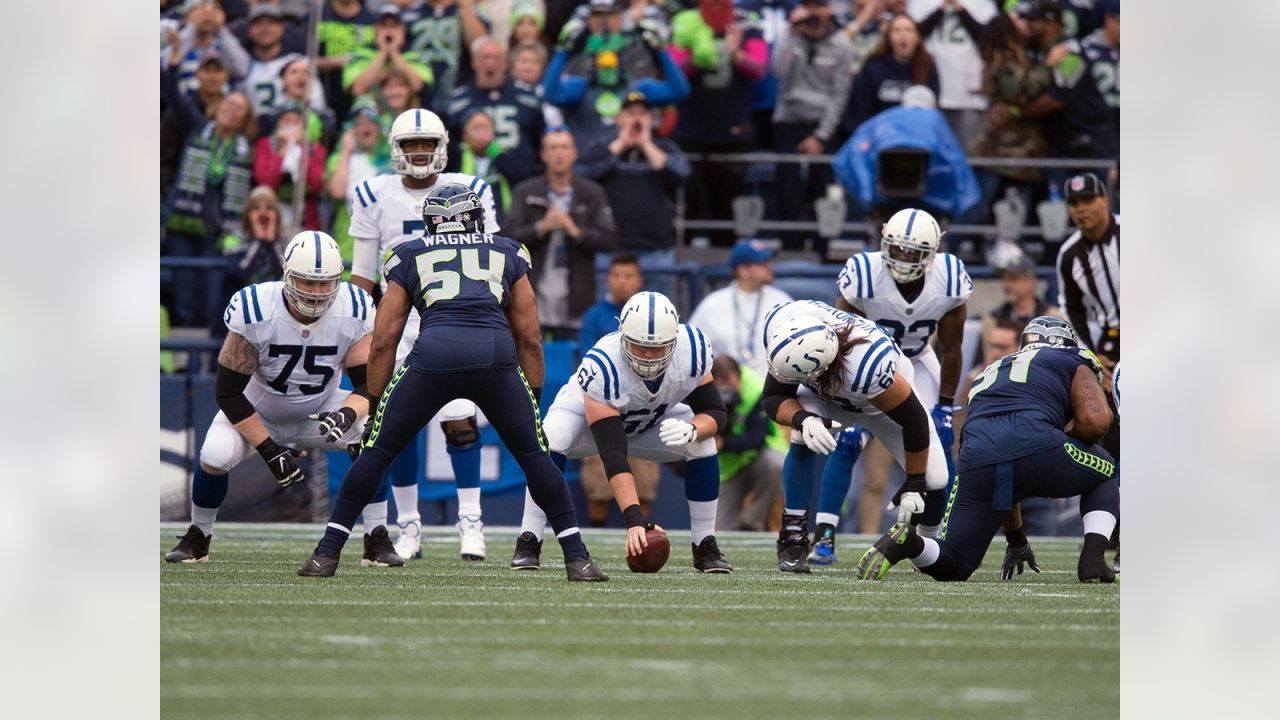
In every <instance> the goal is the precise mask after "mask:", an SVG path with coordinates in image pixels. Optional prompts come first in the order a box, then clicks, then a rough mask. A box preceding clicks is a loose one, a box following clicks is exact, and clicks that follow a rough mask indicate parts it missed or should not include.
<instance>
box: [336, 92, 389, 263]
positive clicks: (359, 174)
mask: <svg viewBox="0 0 1280 720" xmlns="http://www.w3.org/2000/svg"><path fill="white" fill-rule="evenodd" d="M405 87H406V88H408V86H407V85H406V86H405ZM384 138H385V133H383V132H382V121H381V118H380V116H379V115H378V111H377V109H376V108H374V107H373V106H371V105H364V106H362V107H358V108H356V109H355V111H353V112H352V116H351V120H350V122H349V123H348V127H347V129H346V131H345V132H344V133H343V134H342V139H341V140H339V141H338V151H337V152H335V153H334V154H333V155H331V156H330V157H329V167H328V168H326V172H327V175H328V178H327V179H326V180H325V182H326V187H327V189H328V192H329V197H330V198H331V199H332V200H333V201H334V205H335V206H336V209H335V212H334V217H333V230H332V232H331V233H330V234H331V235H332V236H333V239H334V240H336V241H337V242H338V249H339V250H341V251H342V259H343V260H345V261H346V262H347V263H348V264H350V262H351V259H352V258H351V255H352V250H353V248H354V245H355V238H354V237H352V236H351V231H350V226H351V201H350V198H351V197H352V196H353V195H354V194H355V188H356V186H357V185H359V184H360V183H362V182H364V181H365V180H368V179H370V178H372V177H376V176H378V175H381V174H383V173H389V172H391V170H392V168H391V149H390V147H389V146H388V145H387V143H386V141H385V140H384ZM343 277H344V279H348V278H350V277H351V271H350V270H348V271H346V272H344V273H343Z"/></svg>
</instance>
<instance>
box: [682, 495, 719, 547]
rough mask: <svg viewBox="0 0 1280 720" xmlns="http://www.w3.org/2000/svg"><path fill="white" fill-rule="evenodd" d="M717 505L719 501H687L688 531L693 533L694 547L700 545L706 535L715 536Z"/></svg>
mask: <svg viewBox="0 0 1280 720" xmlns="http://www.w3.org/2000/svg"><path fill="white" fill-rule="evenodd" d="M719 504H720V500H719V499H716V500H707V501H706V502H695V501H693V500H690V501H689V531H690V532H692V533H693V544H694V545H697V544H699V543H701V542H702V540H703V539H704V538H706V537H707V536H708V535H715V534H716V505H719Z"/></svg>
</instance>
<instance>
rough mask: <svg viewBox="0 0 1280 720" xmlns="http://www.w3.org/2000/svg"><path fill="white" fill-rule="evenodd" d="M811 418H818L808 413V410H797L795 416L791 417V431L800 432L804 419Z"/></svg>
mask: <svg viewBox="0 0 1280 720" xmlns="http://www.w3.org/2000/svg"><path fill="white" fill-rule="evenodd" d="M811 417H818V416H817V415H815V414H813V413H811V412H809V411H808V410H797V411H796V412H795V414H794V415H792V416H791V429H792V430H800V429H801V426H802V425H804V421H805V419H806V418H811Z"/></svg>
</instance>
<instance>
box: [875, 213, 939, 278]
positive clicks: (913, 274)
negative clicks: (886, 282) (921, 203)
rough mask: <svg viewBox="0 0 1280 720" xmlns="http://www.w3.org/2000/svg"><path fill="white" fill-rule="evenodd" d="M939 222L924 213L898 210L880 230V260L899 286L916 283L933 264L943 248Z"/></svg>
mask: <svg viewBox="0 0 1280 720" xmlns="http://www.w3.org/2000/svg"><path fill="white" fill-rule="evenodd" d="M942 235H943V232H942V230H941V229H939V227H938V221H937V220H934V219H933V216H932V215H930V214H929V213H927V212H925V211H924V210H917V209H915V208H907V209H906V210H899V211H898V212H896V213H894V214H893V217H891V218H889V221H888V222H886V223H885V224H884V225H883V226H882V227H881V229H880V248H881V250H883V253H882V254H881V257H883V258H884V264H885V266H886V267H888V268H889V274H890V275H892V276H893V279H894V280H896V281H897V282H900V283H905V282H911V281H912V280H917V279H919V278H920V277H921V276H923V275H924V271H925V269H926V268H928V267H929V263H930V262H933V256H934V255H935V254H936V253H937V252H938V246H939V245H941V244H942Z"/></svg>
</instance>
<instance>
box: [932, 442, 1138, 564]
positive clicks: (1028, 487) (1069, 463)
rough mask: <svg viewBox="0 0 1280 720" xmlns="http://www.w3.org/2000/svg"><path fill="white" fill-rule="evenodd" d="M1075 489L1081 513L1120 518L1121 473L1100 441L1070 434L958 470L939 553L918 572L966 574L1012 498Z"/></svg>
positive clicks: (983, 550) (1056, 495)
mask: <svg viewBox="0 0 1280 720" xmlns="http://www.w3.org/2000/svg"><path fill="white" fill-rule="evenodd" d="M1076 495H1079V496H1080V514H1081V515H1082V516H1083V515H1085V514H1086V513H1089V512H1092V511H1094V510H1104V511H1106V512H1109V513H1111V514H1112V515H1114V516H1115V517H1116V519H1117V520H1118V519H1119V518H1120V474H1119V472H1118V470H1117V468H1116V464H1115V461H1114V460H1112V458H1111V455H1110V454H1109V453H1108V452H1107V451H1106V450H1104V449H1103V448H1102V447H1101V446H1098V445H1086V444H1084V443H1083V442H1081V441H1079V440H1075V439H1071V438H1068V440H1067V442H1064V443H1063V444H1062V445H1058V446H1055V447H1051V448H1049V449H1048V450H1042V451H1040V452H1038V453H1036V454H1034V455H1028V456H1026V457H1022V458H1018V459H1017V460H1010V461H1008V462H1002V463H998V464H995V465H983V466H982V467H976V468H971V469H968V470H961V471H960V475H959V478H958V479H957V480H956V486H955V490H954V492H953V493H952V499H951V507H949V508H948V509H947V516H946V518H944V520H943V531H942V533H943V534H942V539H941V540H939V541H938V547H939V549H940V550H941V554H940V555H939V556H938V560H937V561H936V562H934V563H933V564H932V565H929V566H927V567H923V568H920V572H922V573H925V574H928V575H932V576H933V577H934V579H935V580H967V579H969V576H970V575H972V574H973V572H974V571H975V570H977V569H978V567H979V566H980V565H981V564H982V558H983V556H985V555H986V554H987V548H988V547H990V545H991V539H992V538H993V537H995V534H996V531H997V530H999V529H1000V524H1001V523H1003V522H1004V519H1005V518H1006V517H1008V515H1009V512H1010V511H1011V510H1012V509H1013V504H1014V503H1015V502H1017V501H1019V500H1022V499H1023V498H1029V497H1049V498H1066V497H1074V496H1076Z"/></svg>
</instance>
